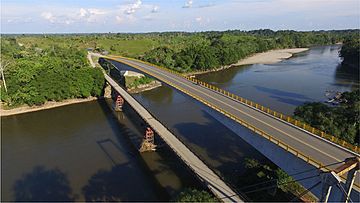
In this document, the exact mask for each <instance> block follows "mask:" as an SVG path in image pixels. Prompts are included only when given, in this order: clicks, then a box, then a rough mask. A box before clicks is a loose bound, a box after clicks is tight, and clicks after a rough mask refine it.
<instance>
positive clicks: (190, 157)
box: [105, 75, 243, 202]
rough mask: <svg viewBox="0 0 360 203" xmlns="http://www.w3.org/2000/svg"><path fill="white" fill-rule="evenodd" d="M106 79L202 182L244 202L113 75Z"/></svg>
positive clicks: (218, 194) (224, 198)
mask: <svg viewBox="0 0 360 203" xmlns="http://www.w3.org/2000/svg"><path fill="white" fill-rule="evenodd" d="M105 79H106V81H107V82H108V83H109V84H110V85H111V87H112V88H113V89H115V90H116V91H117V92H118V93H119V94H120V95H121V97H122V98H123V99H124V100H125V101H126V102H127V103H128V104H129V105H130V106H131V107H132V108H133V109H134V110H135V111H136V112H137V113H138V114H139V116H140V117H141V118H142V119H144V121H145V122H146V123H147V124H148V125H149V126H150V127H151V128H152V129H153V130H154V131H155V132H156V133H157V134H158V135H159V136H160V137H161V138H162V139H163V140H164V141H165V142H166V143H167V144H168V145H169V146H170V148H171V149H172V150H173V151H174V152H175V153H176V154H177V155H178V157H179V158H180V159H181V160H183V161H184V163H185V164H186V165H187V166H188V167H189V168H190V169H191V170H192V171H193V172H194V173H195V174H196V175H197V176H198V177H199V178H200V180H202V182H203V183H204V184H205V185H206V186H207V187H208V188H209V189H210V191H212V192H213V193H214V195H215V196H216V197H217V198H218V199H219V200H221V201H223V202H243V198H242V197H241V196H240V195H239V194H237V193H236V192H235V191H234V190H233V189H232V188H231V187H229V186H228V185H227V184H226V183H225V182H224V181H223V180H222V179H221V178H220V177H219V176H218V175H217V174H216V173H215V172H214V171H212V170H211V169H210V168H209V167H207V166H206V165H205V163H204V162H203V161H201V160H200V159H199V158H198V157H197V156H196V155H195V154H194V153H193V152H191V151H190V150H189V149H188V148H187V147H186V146H185V145H184V144H183V143H182V142H181V141H180V140H179V139H178V138H177V137H176V136H175V135H174V134H172V133H171V132H170V131H169V130H168V129H167V128H166V127H165V126H163V125H162V124H161V123H160V122H159V121H158V120H157V119H156V118H155V117H154V116H152V115H151V114H150V113H149V112H148V111H147V110H146V109H145V108H144V107H143V106H142V105H141V104H140V103H138V102H137V101H136V100H135V99H134V98H133V97H132V96H131V95H130V94H129V93H127V92H126V91H125V90H124V89H123V88H121V87H120V86H119V84H118V83H117V82H115V81H114V80H113V79H112V78H111V77H109V76H108V75H105Z"/></svg>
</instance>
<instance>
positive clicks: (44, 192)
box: [13, 166, 75, 202]
mask: <svg viewBox="0 0 360 203" xmlns="http://www.w3.org/2000/svg"><path fill="white" fill-rule="evenodd" d="M13 189H14V194H15V201H37V202H38V201H48V202H50V201H63V202H68V201H74V200H75V196H74V195H73V194H72V190H71V188H70V185H69V180H68V179H67V176H66V174H64V173H63V172H61V171H60V170H59V169H57V168H55V169H46V168H45V167H43V166H36V167H34V169H33V170H32V172H30V173H28V174H24V175H23V177H22V179H20V180H17V181H16V182H15V184H14V187H13Z"/></svg>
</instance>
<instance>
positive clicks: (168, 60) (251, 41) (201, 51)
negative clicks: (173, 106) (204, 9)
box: [138, 30, 356, 72]
mask: <svg viewBox="0 0 360 203" xmlns="http://www.w3.org/2000/svg"><path fill="white" fill-rule="evenodd" d="M354 32H356V31H343V32H337V31H332V32H331V31H330V32H295V31H277V32H274V31H272V30H257V31H249V32H242V31H226V32H204V33H198V34H194V35H193V36H189V37H188V39H191V38H195V39H196V40H191V43H185V44H186V45H185V46H184V45H182V46H183V48H182V49H180V50H178V48H174V47H173V46H159V47H156V48H154V49H152V50H150V51H147V52H146V53H145V54H144V55H142V56H139V57H138V58H140V59H142V60H145V61H148V62H150V63H154V64H156V65H160V66H164V67H167V68H170V69H173V70H176V71H178V72H189V71H197V70H208V69H213V68H218V67H220V66H226V65H230V64H233V63H236V62H237V61H239V60H240V59H243V58H245V57H247V56H249V55H251V54H254V53H259V52H265V51H268V50H271V49H281V48H298V47H309V46H313V45H327V44H334V43H336V42H339V41H342V40H343V39H344V38H345V37H346V36H348V35H351V34H353V33H354Z"/></svg>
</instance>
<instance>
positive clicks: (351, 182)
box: [341, 165, 359, 203]
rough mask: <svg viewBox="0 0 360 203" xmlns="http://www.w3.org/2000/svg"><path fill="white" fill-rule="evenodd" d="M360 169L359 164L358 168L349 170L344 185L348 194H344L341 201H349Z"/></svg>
mask: <svg viewBox="0 0 360 203" xmlns="http://www.w3.org/2000/svg"><path fill="white" fill-rule="evenodd" d="M358 170H359V165H358V166H357V168H353V169H351V170H350V171H349V172H348V174H347V178H346V182H345V187H344V189H345V191H344V192H346V194H344V195H343V196H342V198H341V202H345V203H347V202H348V201H349V199H350V194H351V190H352V188H353V185H354V181H355V177H356V173H357V171H358Z"/></svg>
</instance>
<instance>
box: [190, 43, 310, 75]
mask: <svg viewBox="0 0 360 203" xmlns="http://www.w3.org/2000/svg"><path fill="white" fill-rule="evenodd" d="M307 50H309V48H292V49H276V50H270V51H267V52H263V53H256V54H254V55H252V56H249V57H247V58H245V59H242V60H240V61H238V62H237V63H234V64H231V65H227V66H222V67H220V68H216V69H211V70H205V71H195V72H189V73H185V75H200V74H204V73H209V72H216V71H220V70H224V69H227V68H231V67H234V66H241V65H251V64H274V63H278V62H281V61H283V60H285V59H288V58H291V57H292V56H293V55H294V54H297V53H300V52H304V51H307Z"/></svg>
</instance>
